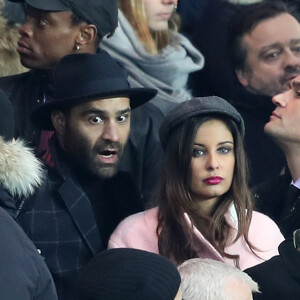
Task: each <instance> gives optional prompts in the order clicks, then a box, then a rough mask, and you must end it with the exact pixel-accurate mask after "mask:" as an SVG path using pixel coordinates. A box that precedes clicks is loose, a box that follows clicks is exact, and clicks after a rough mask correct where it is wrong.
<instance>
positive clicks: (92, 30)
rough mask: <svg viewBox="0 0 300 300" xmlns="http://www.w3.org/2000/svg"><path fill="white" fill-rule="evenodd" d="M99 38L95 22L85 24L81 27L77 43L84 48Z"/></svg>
mask: <svg viewBox="0 0 300 300" xmlns="http://www.w3.org/2000/svg"><path fill="white" fill-rule="evenodd" d="M96 38H97V27H96V26H95V25H93V24H88V25H83V26H82V27H81V28H80V33H79V36H78V37H77V39H76V45H78V46H79V47H80V48H84V47H85V46H86V45H89V44H94V42H95V39H96Z"/></svg>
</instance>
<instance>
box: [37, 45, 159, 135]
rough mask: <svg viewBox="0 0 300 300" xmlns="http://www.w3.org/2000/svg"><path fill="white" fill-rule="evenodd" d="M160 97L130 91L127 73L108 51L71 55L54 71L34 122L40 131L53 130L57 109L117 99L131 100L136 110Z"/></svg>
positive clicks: (151, 91) (150, 91) (143, 90)
mask: <svg viewBox="0 0 300 300" xmlns="http://www.w3.org/2000/svg"><path fill="white" fill-rule="evenodd" d="M156 94H157V90H155V89H147V88H130V85H129V83H128V81H127V78H126V75H125V72H124V70H123V69H122V68H121V66H120V65H119V64H118V63H117V62H116V61H115V60H114V59H113V58H112V57H111V56H110V55H109V54H108V53H107V52H106V51H100V52H99V53H97V54H88V53H78V54H70V55H67V56H65V57H63V58H62V59H61V60H60V61H59V62H58V64H57V65H56V67H55V68H54V70H53V81H52V83H51V85H49V87H48V90H47V92H46V95H45V99H44V103H42V104H40V105H39V106H37V107H36V108H35V109H34V110H33V112H32V114H31V121H32V122H33V124H34V125H35V126H36V127H38V128H41V129H44V130H52V129H53V127H52V121H51V111H52V110H53V109H57V108H63V107H70V106H74V105H77V104H79V103H82V102H88V101H91V100H95V99H107V98H114V97H128V98H130V106H131V108H132V109H134V108H136V107H138V106H140V105H142V104H144V103H145V102H147V101H149V100H150V99H152V98H153V97H154V96H155V95H156Z"/></svg>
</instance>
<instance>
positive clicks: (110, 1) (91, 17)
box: [9, 0, 118, 38]
mask: <svg viewBox="0 0 300 300" xmlns="http://www.w3.org/2000/svg"><path fill="white" fill-rule="evenodd" d="M9 1H11V2H24V3H26V4H28V5H30V6H31V7H33V8H36V9H39V10H44V11H53V12H58V11H72V12H73V13H74V14H75V15H77V16H78V17H80V18H81V19H82V20H84V21H86V22H87V23H88V24H94V25H95V26H96V27H97V31H98V35H99V36H100V37H101V38H102V37H104V36H106V35H111V34H113V33H114V31H115V29H116V28H117V26H118V1H117V0H9Z"/></svg>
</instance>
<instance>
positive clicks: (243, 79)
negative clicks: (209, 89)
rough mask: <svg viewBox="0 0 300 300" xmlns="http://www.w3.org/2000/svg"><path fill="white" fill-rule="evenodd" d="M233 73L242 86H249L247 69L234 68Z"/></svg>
mask: <svg viewBox="0 0 300 300" xmlns="http://www.w3.org/2000/svg"><path fill="white" fill-rule="evenodd" d="M235 74H236V77H237V78H238V80H239V82H240V84H241V85H242V86H244V87H247V86H249V71H247V70H242V69H238V70H235Z"/></svg>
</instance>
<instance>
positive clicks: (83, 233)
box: [17, 139, 143, 300]
mask: <svg viewBox="0 0 300 300" xmlns="http://www.w3.org/2000/svg"><path fill="white" fill-rule="evenodd" d="M53 140H54V139H53ZM43 160H44V161H45V163H46V165H47V171H46V175H45V181H44V184H43V185H42V187H41V188H40V190H39V191H38V192H37V194H36V195H35V196H34V198H33V199H30V201H26V202H24V203H22V204H21V206H20V208H19V211H18V217H17V218H18V220H19V222H20V224H21V226H22V227H23V229H24V230H25V232H26V233H27V234H28V236H29V237H30V238H31V240H32V241H33V243H34V244H35V246H36V247H37V248H38V249H39V250H40V251H41V254H42V256H44V258H45V262H46V264H47V266H48V267H49V269H50V272H51V274H52V276H53V279H54V282H55V285H56V289H57V294H58V297H59V299H67V300H70V299H72V300H75V299H79V296H78V295H77V291H76V277H77V272H78V271H79V270H80V269H81V268H82V267H83V266H84V265H85V264H86V263H87V262H88V261H89V260H90V259H91V258H92V257H93V256H94V254H95V253H97V252H98V251H101V250H104V249H106V245H104V244H103V242H102V240H101V236H100V234H99V231H98V227H97V224H96V220H95V216H94V212H93V209H92V205H91V203H90V201H89V199H88V197H87V196H86V194H85V192H84V191H83V190H82V188H81V187H80V185H79V184H78V183H77V182H76V181H75V179H74V178H72V175H71V173H70V170H68V168H67V167H66V165H65V164H64V162H63V161H62V160H61V158H59V159H58V158H57V151H56V149H55V143H53V141H51V142H50V148H49V150H48V152H46V154H45V155H44V156H43ZM134 187H135V186H134V185H133V184H132V183H131V178H128V175H127V174H126V173H119V174H118V175H117V176H115V177H114V178H112V179H110V180H107V182H106V183H105V190H106V191H107V192H106V193H104V195H106V196H107V198H108V199H107V201H109V203H110V204H111V205H112V208H113V211H114V214H113V215H112V216H111V218H112V219H113V223H114V224H115V226H117V225H118V223H119V222H120V221H121V220H122V219H123V218H125V217H126V216H128V215H130V214H132V213H135V212H137V211H140V210H142V209H143V207H142V204H141V200H140V198H139V197H138V194H137V193H136V191H135V190H134ZM112 230H113V229H112Z"/></svg>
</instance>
